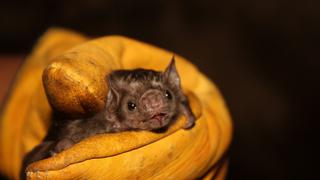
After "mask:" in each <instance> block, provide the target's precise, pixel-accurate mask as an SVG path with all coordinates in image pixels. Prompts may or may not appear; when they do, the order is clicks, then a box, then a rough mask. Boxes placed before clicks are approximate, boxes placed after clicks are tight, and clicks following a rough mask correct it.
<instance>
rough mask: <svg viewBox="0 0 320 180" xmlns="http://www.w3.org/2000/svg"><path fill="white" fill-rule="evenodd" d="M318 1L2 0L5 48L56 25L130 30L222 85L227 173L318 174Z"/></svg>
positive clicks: (16, 50) (28, 43)
mask: <svg viewBox="0 0 320 180" xmlns="http://www.w3.org/2000/svg"><path fill="white" fill-rule="evenodd" d="M319 5H320V1H308V0H304V1H302V0H301V1H292V0H260V1H257V0H242V1H209V0H208V1H204V0H199V1H190V0H185V1H170V0H167V1H164V0H163V1H160V0H157V1H150V0H143V1H141V0H140V1H123V0H109V1H108V0H84V1H78V0H69V1H63V0H57V1H41V0H29V1H26V2H25V3H21V2H18V1H12V0H11V1H1V3H0V54H2V55H8V54H9V55H12V54H15V55H16V54H18V55H25V54H27V53H29V52H30V50H31V48H32V45H33V44H34V43H35V42H36V39H37V38H38V37H39V36H40V35H41V34H42V33H43V32H44V31H45V30H46V29H47V28H48V27H51V26H62V27H67V28H72V29H74V30H77V31H79V32H82V33H84V34H87V35H90V36H92V37H96V36H103V35H110V34H121V35H126V36H129V37H132V38H136V39H139V40H142V41H145V42H148V43H152V44H155V45H157V46H160V47H163V48H166V49H169V50H172V51H175V52H176V53H178V54H180V55H182V56H184V57H186V58H187V59H189V60H191V61H192V62H193V63H194V64H196V65H197V66H198V67H199V68H200V69H201V70H202V71H203V72H204V73H205V74H206V75H207V76H209V77H210V78H211V79H212V80H213V81H214V82H215V83H216V84H217V85H218V87H219V88H220V90H221V92H222V93H223V95H224V97H225V99H226V101H227V104H228V106H229V108H230V112H231V114H232V117H233V120H234V127H235V134H234V139H233V143H232V146H231V151H230V157H231V158H230V167H229V173H228V179H241V180H242V179H259V180H260V179H312V178H315V177H317V176H315V175H317V174H319V173H317V171H318V168H319V166H318V161H317V158H318V152H319V151H318V149H317V148H316V144H318V143H319V140H318V132H317V130H318V129H319V128H318V126H319V124H320V123H319V120H320V119H319V117H318V113H317V112H318V108H319V107H320V106H319V100H320V99H319V87H320V86H319V78H318V77H319V75H318V71H319V70H320V61H319V60H320V59H319V53H320V51H319V50H320V49H319V46H320V45H319V40H320V6H319ZM0 63H1V62H0ZM6 63H8V62H7V61H6ZM3 64H5V63H2V65H3ZM2 69H4V68H2ZM14 70H15V69H14ZM13 72H14V71H13ZM0 86H2V82H0Z"/></svg>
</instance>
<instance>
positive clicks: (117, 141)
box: [0, 29, 232, 179]
mask: <svg viewBox="0 0 320 180" xmlns="http://www.w3.org/2000/svg"><path fill="white" fill-rule="evenodd" d="M88 40H89V39H88V38H86V37H84V36H82V35H79V34H76V33H73V32H69V31H66V30H61V29H51V30H49V31H48V32H47V33H46V34H45V35H44V36H43V37H42V38H41V39H40V41H39V43H38V45H37V46H36V47H35V49H34V51H33V53H32V54H31V55H30V56H29V57H28V58H27V60H26V62H25V64H24V65H23V66H22V68H21V70H20V71H19V73H18V74H17V77H16V80H15V82H14V84H13V87H12V90H11V94H10V96H9V98H8V100H7V103H6V105H5V108H4V110H3V112H2V114H1V119H0V123H1V124H0V125H1V126H0V147H1V149H0V159H1V161H0V170H1V172H4V173H5V174H6V175H8V176H9V177H11V178H15V179H17V178H18V177H19V170H20V166H21V162H22V158H23V156H24V155H25V154H26V153H27V152H28V151H30V150H31V149H32V148H33V147H34V146H36V145H37V144H39V143H40V142H41V141H42V139H43V137H44V136H45V135H46V132H47V130H48V127H49V124H50V116H51V113H52V110H51V108H50V105H49V103H48V100H47V97H48V99H49V102H50V104H51V106H52V107H54V108H55V109H56V110H57V111H60V112H62V113H65V114H66V115H68V116H70V117H81V116H84V115H88V114H92V113H94V112H98V111H100V110H102V109H103V108H104V103H105V99H106V93H107V87H106V85H105V79H104V78H105V76H106V75H107V74H108V73H109V72H110V71H112V70H114V69H134V68H145V69H154V70H159V71H162V70H164V68H165V67H166V66H167V64H168V63H169V61H170V60H171V57H172V55H173V53H172V52H168V51H165V50H162V49H159V48H157V47H154V46H152V45H148V44H145V43H142V42H138V41H136V40H132V39H129V38H125V37H121V36H107V37H103V38H98V39H94V40H91V41H88ZM175 59H176V65H177V69H178V72H179V74H180V77H181V83H182V88H183V90H184V91H185V93H186V94H187V96H188V97H189V100H190V104H191V108H192V111H193V112H194V113H195V115H196V117H197V120H196V125H195V126H194V127H193V128H192V129H190V130H185V129H183V125H184V123H185V122H184V121H185V118H184V117H183V116H181V117H180V118H179V119H178V121H177V123H175V124H174V125H173V126H171V127H170V128H169V129H168V130H167V131H166V132H163V133H152V132H149V131H139V132H121V133H115V134H103V135H97V136H93V137H89V138H87V139H85V140H83V141H81V142H80V143H78V144H76V145H74V146H73V147H71V148H70V149H67V150H65V151H63V152H61V153H59V154H57V155H56V156H53V157H51V158H48V159H44V160H41V161H38V162H35V163H33V164H31V165H29V166H28V168H27V176H28V178H30V179H37V178H43V179H45V178H46V179H72V178H85V179H87V178H92V179H97V178H99V179H106V178H107V179H132V178H134V179H135V178H142V179H149V178H155V179H157V178H158V179H166V178H168V177H171V178H173V179H194V178H197V177H211V176H218V175H219V177H220V178H223V173H224V172H225V171H218V170H219V169H220V168H219V167H220V165H219V163H221V162H222V161H221V159H222V157H223V155H224V153H225V151H226V150H227V148H228V145H229V143H230V139H231V132H232V127H231V120H230V117H229V114H228V112H227V109H226V107H225V104H224V101H223V99H222V97H221V95H220V93H219V92H218V90H217V89H216V87H215V86H214V84H213V83H212V82H211V81H209V80H208V79H207V78H206V77H205V76H204V75H203V74H202V73H201V72H199V71H198V70H197V69H196V68H195V66H194V65H192V64H191V63H190V62H188V61H187V60H185V59H184V58H182V57H180V56H177V55H175ZM43 70H44V71H43ZM42 73H43V74H42ZM41 76H42V77H43V84H42V82H41ZM45 92H46V93H47V97H46V94H45ZM219 173H220V174H219Z"/></svg>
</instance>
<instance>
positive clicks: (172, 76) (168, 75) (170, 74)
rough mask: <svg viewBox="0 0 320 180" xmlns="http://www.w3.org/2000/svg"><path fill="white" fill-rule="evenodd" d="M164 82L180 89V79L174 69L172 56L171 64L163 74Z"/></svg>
mask: <svg viewBox="0 0 320 180" xmlns="http://www.w3.org/2000/svg"><path fill="white" fill-rule="evenodd" d="M163 76H164V80H165V81H167V82H168V83H169V84H170V85H172V86H174V87H177V88H180V77H179V74H178V71H177V68H176V63H175V59H174V56H172V59H171V62H170V64H169V65H168V67H167V68H166V70H165V71H164V72H163Z"/></svg>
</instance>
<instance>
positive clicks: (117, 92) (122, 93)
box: [21, 58, 195, 177]
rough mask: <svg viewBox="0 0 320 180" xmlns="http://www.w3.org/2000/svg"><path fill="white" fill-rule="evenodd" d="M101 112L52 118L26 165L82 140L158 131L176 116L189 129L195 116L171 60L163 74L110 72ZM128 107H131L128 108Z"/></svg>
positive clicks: (23, 173) (24, 165) (133, 71)
mask: <svg viewBox="0 0 320 180" xmlns="http://www.w3.org/2000/svg"><path fill="white" fill-rule="evenodd" d="M106 81H107V83H108V87H109V92H108V96H107V102H106V108H105V111H103V112H100V113H97V114H95V115H94V116H92V117H89V118H84V119H75V120H67V119H61V118H54V120H53V123H52V125H51V127H50V129H49V132H48V134H47V136H46V138H45V139H44V141H43V142H42V143H41V144H40V145H38V146H36V147H35V148H34V149H33V150H32V151H31V152H30V153H28V154H27V155H26V156H25V158H24V164H23V168H22V172H21V175H22V177H25V172H24V170H25V168H26V166H27V165H28V164H30V163H32V162H35V161H38V160H41V159H44V158H47V157H50V156H52V155H54V154H56V153H59V152H61V151H63V150H65V149H68V148H70V147H71V146H72V145H73V144H75V143H78V142H79V141H81V140H82V139H84V138H87V137H89V136H93V135H96V134H102V133H113V132H121V131H127V130H151V131H154V130H158V129H163V128H166V127H168V126H169V124H170V123H172V122H173V121H174V120H175V119H176V118H177V117H178V116H179V115H180V114H184V115H185V116H186V117H187V123H186V125H185V128H191V127H192V126H193V124H194V121H195V117H194V115H193V113H192V111H191V109H190V106H189V103H188V99H187V97H186V96H185V95H184V94H183V93H182V90H181V87H180V77H179V75H178V72H177V70H176V67H175V61H174V58H173V59H172V61H171V63H170V64H169V66H168V67H167V68H166V70H165V71H164V72H158V71H154V70H145V69H135V70H117V71H113V72H112V73H111V74H110V75H109V76H108V77H107V79H106ZM129 106H131V107H129Z"/></svg>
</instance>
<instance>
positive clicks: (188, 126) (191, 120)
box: [183, 117, 195, 129]
mask: <svg viewBox="0 0 320 180" xmlns="http://www.w3.org/2000/svg"><path fill="white" fill-rule="evenodd" d="M194 124H195V117H190V118H187V122H186V124H185V125H184V126H183V128H184V129H191V128H192V127H193V126H194Z"/></svg>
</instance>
